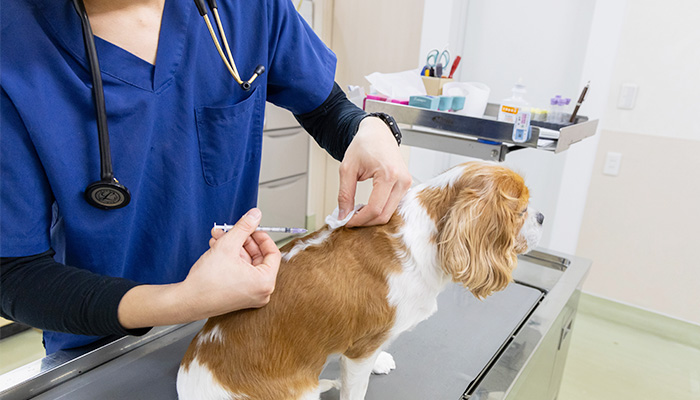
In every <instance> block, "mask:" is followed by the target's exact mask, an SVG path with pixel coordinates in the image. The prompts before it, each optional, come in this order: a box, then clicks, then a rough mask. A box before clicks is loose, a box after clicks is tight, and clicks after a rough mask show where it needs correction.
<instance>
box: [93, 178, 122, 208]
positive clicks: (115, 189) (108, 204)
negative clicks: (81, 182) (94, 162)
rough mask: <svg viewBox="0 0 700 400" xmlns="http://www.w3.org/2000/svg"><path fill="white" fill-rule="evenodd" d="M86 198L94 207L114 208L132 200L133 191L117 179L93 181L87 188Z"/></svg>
mask: <svg viewBox="0 0 700 400" xmlns="http://www.w3.org/2000/svg"><path fill="white" fill-rule="evenodd" d="M85 200H86V201H87V202H88V203H89V204H90V205H91V206H93V207H97V208H101V209H103V210H114V209H117V208H122V207H125V206H126V205H127V204H129V202H130V201H131V193H129V189H127V188H126V186H124V185H122V184H120V183H119V182H118V181H117V180H116V179H112V180H111V181H110V180H109V179H107V180H101V181H97V182H93V183H91V184H89V185H88V187H87V188H85Z"/></svg>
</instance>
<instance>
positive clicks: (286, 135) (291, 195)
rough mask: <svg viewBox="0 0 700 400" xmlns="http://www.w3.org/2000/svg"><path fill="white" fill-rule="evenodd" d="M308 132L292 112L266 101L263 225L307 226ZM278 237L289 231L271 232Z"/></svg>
mask: <svg viewBox="0 0 700 400" xmlns="http://www.w3.org/2000/svg"><path fill="white" fill-rule="evenodd" d="M308 165H309V135H308V134H307V133H306V131H304V129H302V128H301V126H299V123H298V122H297V121H296V119H295V118H294V116H293V115H292V113H291V112H289V111H287V110H285V109H283V108H280V107H277V106H275V105H273V104H270V103H267V105H266V107H265V124H264V127H263V147H262V165H261V167H260V184H259V186H258V208H260V210H261V211H262V214H263V215H262V222H261V223H260V224H261V225H264V226H288V227H298V228H303V227H305V226H306V203H307V186H308V169H309V167H308ZM270 237H272V239H274V240H275V241H281V240H284V239H286V238H288V237H289V234H284V233H271V234H270Z"/></svg>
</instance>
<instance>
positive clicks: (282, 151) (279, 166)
mask: <svg viewBox="0 0 700 400" xmlns="http://www.w3.org/2000/svg"><path fill="white" fill-rule="evenodd" d="M308 162H309V135H308V134H307V133H306V131H304V130H303V129H301V128H293V129H281V130H276V131H265V132H263V148H262V164H261V166H260V182H261V183H264V182H269V181H273V180H277V179H282V178H286V177H288V176H292V175H299V174H304V173H306V170H307V168H308V167H307V165H308Z"/></svg>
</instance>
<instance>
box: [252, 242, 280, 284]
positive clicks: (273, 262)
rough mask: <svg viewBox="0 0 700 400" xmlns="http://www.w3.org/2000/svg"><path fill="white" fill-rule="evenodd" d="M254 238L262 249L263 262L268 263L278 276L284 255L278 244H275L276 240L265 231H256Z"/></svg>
mask: <svg viewBox="0 0 700 400" xmlns="http://www.w3.org/2000/svg"><path fill="white" fill-rule="evenodd" d="M253 239H254V240H255V242H256V243H257V245H258V248H259V249H260V254H261V256H262V260H261V261H262V264H265V265H267V266H268V267H269V268H270V269H271V272H273V273H274V274H275V276H276V275H277V271H278V270H279V267H280V262H281V260H282V255H281V254H280V249H279V248H278V247H277V244H275V241H274V240H272V238H271V237H270V235H268V234H267V233H265V232H255V234H254V235H253ZM254 265H259V264H254Z"/></svg>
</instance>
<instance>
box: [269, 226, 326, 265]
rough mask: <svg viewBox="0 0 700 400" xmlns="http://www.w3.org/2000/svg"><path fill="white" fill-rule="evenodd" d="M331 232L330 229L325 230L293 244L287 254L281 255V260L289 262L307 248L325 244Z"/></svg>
mask: <svg viewBox="0 0 700 400" xmlns="http://www.w3.org/2000/svg"><path fill="white" fill-rule="evenodd" d="M332 232H333V230H332V229H326V230H325V231H323V232H321V233H319V234H318V235H316V236H315V237H313V238H311V239H308V240H306V241H300V242H299V243H297V244H295V245H294V247H292V249H291V250H289V252H287V253H284V254H282V259H283V260H284V261H289V260H291V259H292V257H294V256H295V255H297V254H299V252H301V251H304V250H306V248H307V247H310V246H316V245H319V244H321V243H323V242H325V241H326V239H328V237H329V236H330V235H331V233H332Z"/></svg>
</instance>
